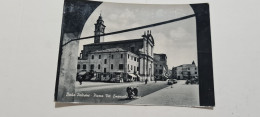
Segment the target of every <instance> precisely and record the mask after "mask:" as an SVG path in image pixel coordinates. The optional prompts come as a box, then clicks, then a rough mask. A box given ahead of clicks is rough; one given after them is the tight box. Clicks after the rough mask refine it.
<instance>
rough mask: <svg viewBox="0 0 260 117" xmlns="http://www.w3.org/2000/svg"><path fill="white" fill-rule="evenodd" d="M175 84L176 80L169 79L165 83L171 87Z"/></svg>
mask: <svg viewBox="0 0 260 117" xmlns="http://www.w3.org/2000/svg"><path fill="white" fill-rule="evenodd" d="M176 83H177V80H176V79H169V80H168V82H167V84H168V85H172V84H176Z"/></svg>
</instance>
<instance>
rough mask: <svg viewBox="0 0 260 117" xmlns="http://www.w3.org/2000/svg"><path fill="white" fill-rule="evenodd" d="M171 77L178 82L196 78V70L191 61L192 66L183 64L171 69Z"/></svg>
mask: <svg viewBox="0 0 260 117" xmlns="http://www.w3.org/2000/svg"><path fill="white" fill-rule="evenodd" d="M172 76H173V78H175V79H178V80H186V79H191V78H198V77H199V75H198V68H197V66H196V64H195V62H194V61H193V62H192V64H183V65H180V66H177V67H173V68H172Z"/></svg>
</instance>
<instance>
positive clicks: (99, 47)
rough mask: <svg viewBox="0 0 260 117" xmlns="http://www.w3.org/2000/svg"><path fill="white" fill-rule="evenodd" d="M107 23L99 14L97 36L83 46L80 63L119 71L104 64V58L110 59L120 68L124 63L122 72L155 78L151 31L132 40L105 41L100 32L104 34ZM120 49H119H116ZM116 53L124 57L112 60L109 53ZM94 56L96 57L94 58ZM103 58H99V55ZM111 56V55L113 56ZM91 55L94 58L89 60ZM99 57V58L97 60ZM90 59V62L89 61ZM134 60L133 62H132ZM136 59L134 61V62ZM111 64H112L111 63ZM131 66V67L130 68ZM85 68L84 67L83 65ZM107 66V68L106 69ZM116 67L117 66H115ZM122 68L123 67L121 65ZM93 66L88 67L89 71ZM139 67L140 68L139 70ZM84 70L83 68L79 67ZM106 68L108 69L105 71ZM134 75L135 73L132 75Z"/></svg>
mask: <svg viewBox="0 0 260 117" xmlns="http://www.w3.org/2000/svg"><path fill="white" fill-rule="evenodd" d="M104 30H105V25H104V21H103V20H102V16H99V18H98V20H97V23H96V24H95V31H94V34H95V38H94V43H91V44H86V45H84V46H83V50H82V51H81V53H80V56H79V62H78V63H79V64H80V65H83V64H84V63H85V64H86V66H88V67H90V66H91V64H94V69H93V70H94V71H95V72H100V73H107V72H109V73H110V72H111V73H112V72H117V70H119V69H113V70H112V69H108V68H109V65H108V63H107V64H103V63H104V60H105V59H107V61H110V62H112V63H113V66H114V65H115V66H117V67H118V68H119V64H122V65H123V69H120V71H122V74H129V73H130V76H131V75H132V73H135V76H136V77H138V80H140V81H144V80H145V79H148V80H149V81H150V80H154V74H153V71H154V63H153V48H154V39H153V36H152V34H151V31H147V32H145V33H144V34H143V35H142V36H141V38H138V39H131V40H123V41H110V42H104V37H101V36H100V34H104V32H105V31H104ZM115 50H118V51H115ZM108 53H110V54H111V56H112V53H113V54H114V57H116V56H119V55H120V57H121V55H122V56H123V58H122V59H114V60H112V59H111V58H108V57H109V54H108ZM92 56H94V59H92ZM96 56H101V59H100V60H99V57H96ZM111 56H110V57H111ZM90 57H91V59H92V60H89V59H90ZM102 57H103V58H102ZM96 59H97V60H96ZM87 61H88V62H87ZM131 61H132V62H131ZM133 61H134V62H133ZM98 64H100V65H102V64H103V65H104V66H103V68H102V69H101V68H100V69H97V68H98V67H97V65H98ZM110 65H111V64H110ZM128 66H129V68H128ZM82 68H83V67H82ZM105 68H106V69H105ZM115 68H116V67H115ZM120 68H121V67H120ZM90 69H91V68H89V69H88V68H87V67H86V70H87V71H89V70H90ZM137 69H138V70H137ZM79 70H82V69H78V71H79ZM105 70H106V71H105ZM132 76H133V77H134V75H132ZM123 77H124V78H123V79H127V78H128V76H127V75H123Z"/></svg>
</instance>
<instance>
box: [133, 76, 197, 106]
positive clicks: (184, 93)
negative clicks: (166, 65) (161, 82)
mask: <svg viewBox="0 0 260 117" xmlns="http://www.w3.org/2000/svg"><path fill="white" fill-rule="evenodd" d="M128 104H135V105H166V106H172V105H175V106H199V85H186V84H185V81H184V80H180V81H178V83H177V84H174V85H173V86H172V88H171V86H168V87H166V88H164V89H161V90H159V91H156V92H154V93H151V94H149V95H147V96H144V97H142V98H139V99H137V100H134V101H131V102H129V103H128Z"/></svg>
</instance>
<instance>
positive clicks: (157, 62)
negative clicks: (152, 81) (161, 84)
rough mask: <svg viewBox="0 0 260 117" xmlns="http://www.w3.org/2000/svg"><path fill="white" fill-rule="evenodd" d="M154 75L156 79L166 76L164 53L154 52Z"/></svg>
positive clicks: (166, 66) (164, 78)
mask: <svg viewBox="0 0 260 117" xmlns="http://www.w3.org/2000/svg"><path fill="white" fill-rule="evenodd" d="M154 77H155V78H156V79H157V80H166V79H167V78H168V65H167V56H166V54H154Z"/></svg>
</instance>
